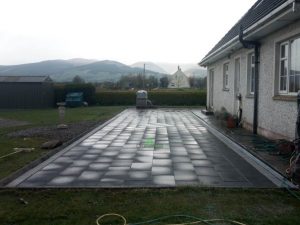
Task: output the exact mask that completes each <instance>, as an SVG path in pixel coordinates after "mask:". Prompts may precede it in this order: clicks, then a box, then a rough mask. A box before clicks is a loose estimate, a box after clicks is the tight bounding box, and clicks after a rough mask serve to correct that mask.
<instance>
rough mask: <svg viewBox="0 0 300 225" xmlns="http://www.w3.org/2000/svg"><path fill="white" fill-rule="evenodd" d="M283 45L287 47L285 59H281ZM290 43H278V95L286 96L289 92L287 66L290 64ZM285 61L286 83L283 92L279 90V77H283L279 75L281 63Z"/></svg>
mask: <svg viewBox="0 0 300 225" xmlns="http://www.w3.org/2000/svg"><path fill="white" fill-rule="evenodd" d="M283 45H287V52H286V54H285V57H284V58H282V52H281V51H282V46H283ZM289 46H290V42H289V41H284V42H282V43H280V45H279V70H278V92H279V94H288V93H289V91H288V89H289V68H290V66H289V64H290V60H289V59H290V48H289ZM283 60H285V61H286V62H287V74H286V83H285V90H281V77H284V76H282V74H281V62H282V61H283Z"/></svg>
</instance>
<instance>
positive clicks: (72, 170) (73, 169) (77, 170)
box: [59, 166, 86, 176]
mask: <svg viewBox="0 0 300 225" xmlns="http://www.w3.org/2000/svg"><path fill="white" fill-rule="evenodd" d="M85 169H86V167H80V166H70V167H68V168H66V169H65V170H63V171H62V172H61V173H60V174H59V175H60V176H61V175H62V176H68V175H73V176H79V175H80V174H81V173H82V172H83V171H84V170H85Z"/></svg>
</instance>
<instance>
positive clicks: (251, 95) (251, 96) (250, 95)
mask: <svg viewBox="0 0 300 225" xmlns="http://www.w3.org/2000/svg"><path fill="white" fill-rule="evenodd" d="M245 97H246V98H254V94H247V95H246V96H245Z"/></svg>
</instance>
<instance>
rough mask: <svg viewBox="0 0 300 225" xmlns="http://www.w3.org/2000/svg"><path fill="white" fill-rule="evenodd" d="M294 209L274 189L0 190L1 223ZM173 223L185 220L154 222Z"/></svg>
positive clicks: (278, 221)
mask: <svg viewBox="0 0 300 225" xmlns="http://www.w3.org/2000/svg"><path fill="white" fill-rule="evenodd" d="M20 198H23V199H24V200H25V201H27V202H28V204H24V203H22V202H21V201H20V200H19V199H20ZM299 212H300V201H299V200H297V199H295V198H294V197H292V196H291V195H290V194H289V193H288V192H287V191H284V190H279V189H277V190H275V189H270V190H269V189H268V190H267V189H250V190H246V189H208V188H176V189H129V190H120V189H119V190H118V189H113V190H108V189H98V190H96V189H80V190H79V189H51V190H50V189H44V190H38V189H37V190H30V189H25V190H20V189H19V190H4V189H3V190H0V221H2V222H1V225H12V224H18V225H20V224H22V225H25V224H27V225H32V224H40V225H43V224H51V225H68V224H69V225H75V224H82V225H92V224H96V223H95V220H96V218H97V217H98V216H100V215H103V214H106V213H119V214H122V215H123V216H125V217H126V219H127V222H128V223H136V222H141V221H145V220H150V219H155V218H157V217H161V216H167V215H172V214H187V215H193V216H197V217H200V218H203V219H216V218H221V219H230V220H237V221H240V222H242V223H245V224H247V225H271V224H272V225H288V224H290V225H296V224H299V220H300V214H299ZM103 222H104V223H101V224H102V225H104V224H119V225H120V224H122V223H121V222H122V221H121V220H120V219H116V218H107V219H105V220H104V221H103ZM175 222H177V223H179V222H187V220H184V221H182V220H181V221H180V220H178V219H177V220H176V219H175V220H174V219H168V220H165V221H163V223H157V222H156V223H155V224H168V223H175ZM214 224H221V223H214ZM222 224H223V223H222Z"/></svg>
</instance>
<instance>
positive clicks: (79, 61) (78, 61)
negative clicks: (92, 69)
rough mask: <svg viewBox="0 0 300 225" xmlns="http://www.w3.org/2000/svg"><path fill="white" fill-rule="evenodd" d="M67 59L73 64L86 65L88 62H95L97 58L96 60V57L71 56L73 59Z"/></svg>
mask: <svg viewBox="0 0 300 225" xmlns="http://www.w3.org/2000/svg"><path fill="white" fill-rule="evenodd" d="M67 61H68V62H70V63H72V64H74V65H75V66H82V65H87V64H90V63H94V62H97V61H98V60H96V59H83V58H73V59H69V60H67Z"/></svg>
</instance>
